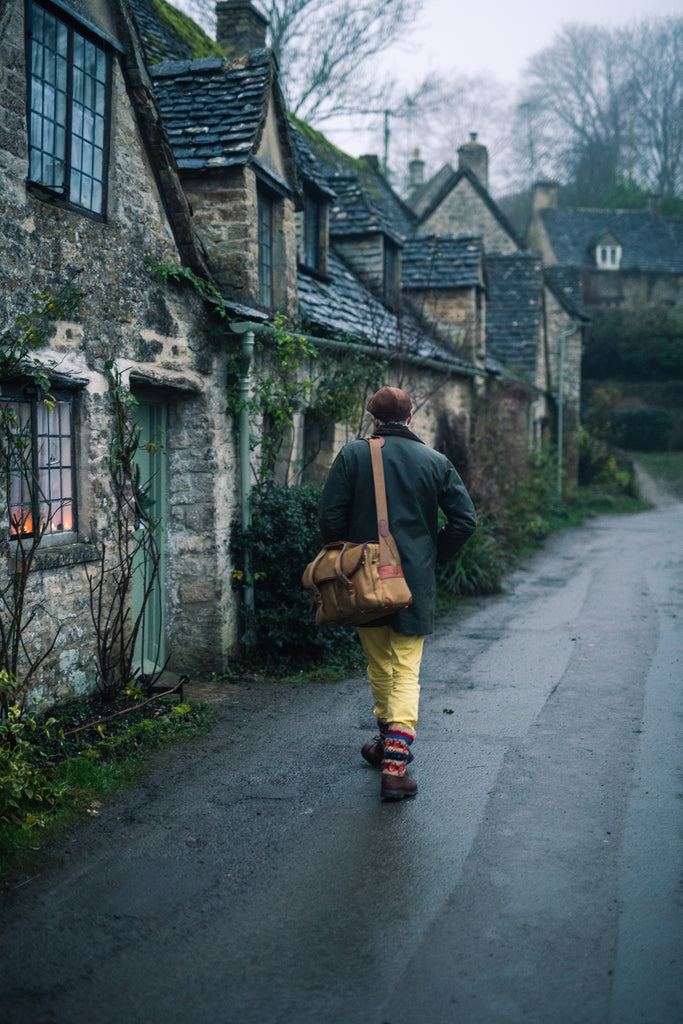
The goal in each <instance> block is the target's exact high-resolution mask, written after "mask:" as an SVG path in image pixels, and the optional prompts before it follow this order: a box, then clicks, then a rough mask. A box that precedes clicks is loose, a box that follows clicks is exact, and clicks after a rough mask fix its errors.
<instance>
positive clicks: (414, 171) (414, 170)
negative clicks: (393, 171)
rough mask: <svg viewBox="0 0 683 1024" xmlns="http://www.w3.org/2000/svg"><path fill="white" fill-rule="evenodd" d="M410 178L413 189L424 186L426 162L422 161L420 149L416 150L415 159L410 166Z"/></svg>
mask: <svg viewBox="0 0 683 1024" xmlns="http://www.w3.org/2000/svg"><path fill="white" fill-rule="evenodd" d="M408 176H409V178H410V187H411V188H417V187H418V185H424V180H425V162H424V160H420V150H419V149H416V150H414V152H413V159H412V160H411V161H410V163H409V164H408Z"/></svg>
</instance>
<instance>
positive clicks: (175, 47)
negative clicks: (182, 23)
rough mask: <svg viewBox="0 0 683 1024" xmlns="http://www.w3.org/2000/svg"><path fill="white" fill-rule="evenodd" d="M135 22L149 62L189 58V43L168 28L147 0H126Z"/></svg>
mask: <svg viewBox="0 0 683 1024" xmlns="http://www.w3.org/2000/svg"><path fill="white" fill-rule="evenodd" d="M128 6H129V7H130V9H131V12H132V14H133V17H134V18H135V24H136V26H137V30H138V32H139V34H140V38H141V40H142V44H143V46H144V49H145V57H146V59H147V62H148V63H149V64H155V63H156V62H157V61H160V60H190V59H191V57H192V50H191V47H190V45H189V43H187V42H185V41H184V40H183V39H181V38H180V36H178V35H177V34H176V33H175V32H173V30H172V29H170V28H168V27H167V26H166V25H165V24H164V23H163V21H161V19H160V18H159V17H158V15H157V14H156V13H155V12H154V10H153V9H152V8H150V4H149V2H148V0H128Z"/></svg>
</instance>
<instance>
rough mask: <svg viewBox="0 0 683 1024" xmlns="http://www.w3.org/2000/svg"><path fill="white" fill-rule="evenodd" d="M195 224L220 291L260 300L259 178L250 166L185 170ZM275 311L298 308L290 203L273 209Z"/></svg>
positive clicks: (293, 216)
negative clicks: (199, 170) (189, 171)
mask: <svg viewBox="0 0 683 1024" xmlns="http://www.w3.org/2000/svg"><path fill="white" fill-rule="evenodd" d="M183 186H184V188H185V192H186V195H187V197H188V200H189V202H190V205H191V207H192V210H193V223H194V227H195V229H196V231H197V234H198V235H199V236H200V238H201V240H202V242H203V244H204V247H205V249H206V252H207V255H208V260H209V269H210V270H211V274H212V276H213V278H214V280H215V281H216V285H217V287H218V288H219V290H220V291H222V292H223V293H224V294H226V295H231V296H233V297H235V298H238V299H239V301H240V302H244V303H250V304H251V305H255V306H260V305H262V303H261V300H260V295H259V278H258V227H257V225H258V218H257V178H256V175H255V173H254V172H253V170H251V169H250V168H249V167H238V168H228V169H224V170H221V171H220V172H218V171H216V172H203V173H201V174H189V173H185V174H183ZM273 221H274V222H273V267H274V274H273V292H274V294H273V310H276V311H279V312H281V313H284V314H285V315H286V316H294V315H295V313H296V307H297V288H296V248H297V229H296V214H295V210H294V204H293V202H292V201H291V200H290V199H285V198H283V199H279V200H277V201H276V203H275V205H274V210H273Z"/></svg>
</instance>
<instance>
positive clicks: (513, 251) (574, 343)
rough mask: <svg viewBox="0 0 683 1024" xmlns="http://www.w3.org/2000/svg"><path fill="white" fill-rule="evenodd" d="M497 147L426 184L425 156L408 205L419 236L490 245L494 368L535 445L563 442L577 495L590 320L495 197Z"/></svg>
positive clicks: (467, 148)
mask: <svg viewBox="0 0 683 1024" xmlns="http://www.w3.org/2000/svg"><path fill="white" fill-rule="evenodd" d="M488 173H489V160H488V150H487V148H486V146H484V145H482V144H481V143H480V142H479V141H478V140H477V136H476V134H474V133H473V134H472V135H471V137H470V139H469V141H468V142H466V143H464V144H463V145H462V146H461V147H460V148H459V150H458V169H457V170H453V168H452V167H450V165H448V164H446V165H445V166H444V167H442V168H441V169H440V170H439V171H438V172H437V173H436V174H435V175H434V176H433V177H432V178H431V179H430V180H429V181H425V180H424V162H423V161H422V160H421V159H420V156H419V152H418V151H416V153H415V156H414V159H413V160H412V161H411V164H410V167H409V176H410V189H409V193H408V199H407V203H408V205H409V206H410V208H411V210H412V211H413V214H414V221H413V224H412V231H413V232H414V233H415V234H416V235H418V236H419V235H422V234H426V233H431V232H436V233H439V234H447V233H450V234H452V235H454V236H455V237H457V236H458V235H461V234H464V235H466V236H475V237H479V238H480V239H481V244H482V246H483V250H484V252H485V259H486V269H487V278H488V288H487V293H486V356H487V360H488V363H487V365H488V368H489V370H490V372H491V373H492V374H495V375H497V376H498V378H499V380H500V381H501V382H503V381H504V382H506V384H505V386H506V387H507V388H512V391H513V393H514V395H515V398H514V403H515V404H517V403H518V402H519V401H521V402H522V404H523V405H524V406H525V407H526V412H525V414H524V415H523V416H521V417H520V418H519V423H520V429H521V424H522V423H524V422H526V423H527V425H528V431H529V443H530V445H531V446H535V445H536V444H538V442H539V441H540V439H541V437H542V436H543V435H544V434H547V435H548V436H550V438H551V439H552V440H553V441H554V442H555V443H556V444H557V445H558V449H559V451H560V458H561V460H562V469H563V476H564V489H565V491H566V493H569V494H571V493H572V492H573V491H574V490H575V488H576V482H577V472H578V432H579V425H580V406H581V349H582V339H583V331H584V328H585V325H586V323H587V319H588V318H587V316H586V315H585V313H584V312H583V310H582V303H581V299H580V297H579V295H578V294H577V290H576V289H573V290H572V289H571V288H568V287H567V279H566V275H565V276H564V278H562V279H560V276H559V275H554V274H552V273H548V272H547V271H546V268H545V266H544V260H543V258H542V257H541V256H538V255H536V256H532V255H531V254H530V253H529V252H527V251H526V247H525V242H524V241H523V240H522V239H521V238H520V237H519V235H518V234H517V232H516V230H515V228H514V227H513V225H512V223H511V222H510V220H509V219H508V218H507V217H506V216H505V214H504V213H503V211H502V210H501V208H500V206H499V205H498V204H497V203H496V202H495V201H494V199H493V198H492V196H491V194H490V192H489V178H488Z"/></svg>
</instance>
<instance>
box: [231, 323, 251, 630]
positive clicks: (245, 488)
mask: <svg viewBox="0 0 683 1024" xmlns="http://www.w3.org/2000/svg"><path fill="white" fill-rule="evenodd" d="M230 326H231V329H232V331H234V333H235V334H239V335H240V336H241V341H242V346H241V351H240V415H239V426H238V430H239V442H240V443H239V451H240V509H241V522H242V529H243V530H244V532H245V534H246V533H248V531H249V529H250V527H251V430H250V424H249V404H248V403H249V387H250V383H251V382H250V370H251V361H252V358H253V355H254V325H253V324H251V323H233V324H231V325H230ZM244 581H245V582H244V624H245V632H244V637H243V638H242V639H243V642H244V643H245V645H247V646H249V645H250V644H251V643H252V641H253V631H254V625H253V623H254V581H253V578H252V565H251V545H250V544H249V543H246V544H245V548H244Z"/></svg>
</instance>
